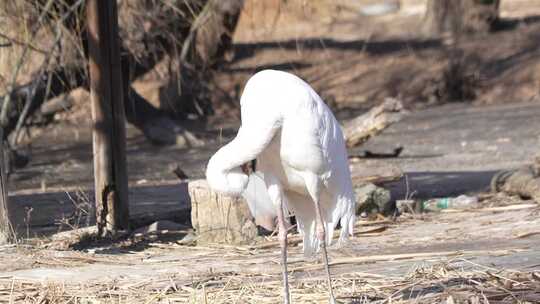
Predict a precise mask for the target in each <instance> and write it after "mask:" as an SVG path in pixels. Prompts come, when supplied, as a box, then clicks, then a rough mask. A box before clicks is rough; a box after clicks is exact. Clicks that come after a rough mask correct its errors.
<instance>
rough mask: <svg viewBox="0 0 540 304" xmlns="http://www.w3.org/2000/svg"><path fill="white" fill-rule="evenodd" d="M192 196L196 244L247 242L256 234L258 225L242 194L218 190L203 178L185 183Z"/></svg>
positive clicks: (192, 221) (251, 240) (252, 239)
mask: <svg viewBox="0 0 540 304" xmlns="http://www.w3.org/2000/svg"><path fill="white" fill-rule="evenodd" d="M188 191H189V195H190V197H191V223H192V224H193V228H195V230H196V232H197V234H198V238H197V243H198V244H204V243H227V244H249V243H252V242H253V241H254V240H255V238H256V237H257V227H256V225H255V222H254V220H253V217H252V216H251V213H250V211H249V208H248V205H247V203H246V202H245V201H244V200H243V199H242V198H234V197H230V196H226V195H222V194H217V193H215V192H214V191H212V190H211V189H210V188H209V187H208V183H207V182H206V180H195V181H192V182H190V183H189V184H188Z"/></svg>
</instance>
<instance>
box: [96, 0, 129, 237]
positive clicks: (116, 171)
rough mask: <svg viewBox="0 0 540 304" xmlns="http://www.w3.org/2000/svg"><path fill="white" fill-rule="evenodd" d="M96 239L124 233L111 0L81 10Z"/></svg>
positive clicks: (122, 139)
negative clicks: (85, 44) (91, 125)
mask: <svg viewBox="0 0 540 304" xmlns="http://www.w3.org/2000/svg"><path fill="white" fill-rule="evenodd" d="M86 14H87V23H88V49H89V57H90V63H89V70H90V73H89V74H90V91H91V103H92V119H93V122H94V129H93V147H94V174H95V192H96V196H95V198H96V213H97V226H98V231H99V234H100V235H102V234H106V233H115V232H116V231H117V230H123V229H127V228H128V221H129V209H128V192H127V191H128V190H127V170H126V153H125V151H126V134H125V132H126V131H125V117H124V116H125V115H124V105H123V90H122V74H121V71H122V68H121V63H120V53H119V43H118V12H117V4H116V1H101V0H89V1H88V2H87V6H86Z"/></svg>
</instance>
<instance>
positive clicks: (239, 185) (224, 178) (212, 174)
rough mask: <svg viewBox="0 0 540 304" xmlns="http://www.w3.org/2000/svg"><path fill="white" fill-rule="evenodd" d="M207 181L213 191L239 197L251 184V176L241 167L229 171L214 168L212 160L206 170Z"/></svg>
mask: <svg viewBox="0 0 540 304" xmlns="http://www.w3.org/2000/svg"><path fill="white" fill-rule="evenodd" d="M206 180H207V181H208V185H209V186H210V188H212V190H214V191H217V192H221V193H224V194H227V195H232V196H238V195H240V194H242V192H244V190H245V189H246V187H247V184H248V182H249V176H248V175H247V174H245V173H244V172H242V169H241V168H240V167H236V168H233V169H231V170H228V171H223V170H221V169H219V167H218V166H214V164H213V162H212V159H210V162H208V167H207V168H206Z"/></svg>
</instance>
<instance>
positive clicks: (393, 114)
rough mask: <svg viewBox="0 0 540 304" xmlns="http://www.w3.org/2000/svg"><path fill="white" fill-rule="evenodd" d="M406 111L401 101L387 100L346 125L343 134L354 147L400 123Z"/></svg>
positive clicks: (348, 143) (348, 144)
mask: <svg viewBox="0 0 540 304" xmlns="http://www.w3.org/2000/svg"><path fill="white" fill-rule="evenodd" d="M405 113H406V111H405V110H404V109H403V105H402V103H401V101H400V100H398V99H395V98H387V99H386V100H385V101H384V102H383V103H382V104H380V105H378V106H376V107H374V108H372V109H371V110H369V111H368V112H367V113H364V114H363V115H360V116H358V117H357V118H354V119H352V120H350V121H348V122H346V123H345V125H344V127H343V132H344V136H345V141H346V143H347V146H348V147H354V146H356V145H359V144H361V143H363V142H365V141H367V140H368V139H369V138H370V137H372V136H374V135H376V134H378V133H379V132H381V131H382V130H384V129H385V128H387V127H388V126H390V125H391V124H393V123H396V122H398V121H400V120H401V119H402V118H403V115H404V114H405Z"/></svg>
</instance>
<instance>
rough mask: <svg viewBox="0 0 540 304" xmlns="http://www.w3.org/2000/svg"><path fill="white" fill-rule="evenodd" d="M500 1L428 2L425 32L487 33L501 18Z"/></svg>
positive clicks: (434, 33) (433, 33)
mask: <svg viewBox="0 0 540 304" xmlns="http://www.w3.org/2000/svg"><path fill="white" fill-rule="evenodd" d="M499 6H500V0H428V3H427V8H426V15H425V16H424V28H423V30H424V32H425V33H426V34H430V35H435V36H437V35H441V34H444V33H450V34H453V35H459V34H463V33H465V34H466V33H487V32H489V31H490V30H491V28H492V26H493V25H494V23H495V22H496V21H497V19H498V18H499Z"/></svg>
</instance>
